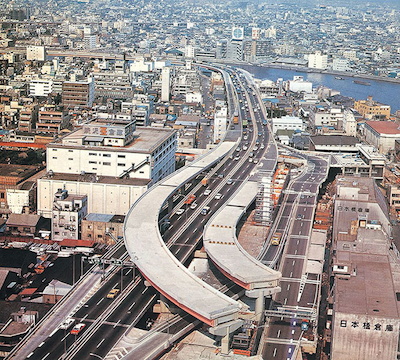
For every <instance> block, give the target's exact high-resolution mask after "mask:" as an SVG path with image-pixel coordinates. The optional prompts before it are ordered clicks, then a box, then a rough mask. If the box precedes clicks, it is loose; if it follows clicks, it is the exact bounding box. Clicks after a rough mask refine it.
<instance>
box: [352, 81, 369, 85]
mask: <svg viewBox="0 0 400 360" xmlns="http://www.w3.org/2000/svg"><path fill="white" fill-rule="evenodd" d="M353 83H354V84H358V85H366V86H370V85H371V84H370V83H369V82H368V81H362V80H353Z"/></svg>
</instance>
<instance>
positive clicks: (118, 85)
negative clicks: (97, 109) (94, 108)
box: [93, 71, 134, 100]
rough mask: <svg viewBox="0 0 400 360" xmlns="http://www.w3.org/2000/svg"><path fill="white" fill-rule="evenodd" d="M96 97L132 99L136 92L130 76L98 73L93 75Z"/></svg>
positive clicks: (116, 73)
mask: <svg viewBox="0 0 400 360" xmlns="http://www.w3.org/2000/svg"><path fill="white" fill-rule="evenodd" d="M93 78H94V84H95V85H94V93H95V97H104V98H111V99H118V100H126V99H131V98H132V97H133V94H134V91H133V86H132V83H131V79H130V75H129V74H127V73H121V72H111V71H110V72H97V73H94V74H93Z"/></svg>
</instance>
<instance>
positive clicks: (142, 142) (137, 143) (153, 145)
mask: <svg viewBox="0 0 400 360" xmlns="http://www.w3.org/2000/svg"><path fill="white" fill-rule="evenodd" d="M175 132H176V131H175V130H172V129H169V128H158V127H136V130H135V131H134V132H133V136H134V139H133V141H132V142H130V143H129V144H127V145H126V146H98V145H75V144H71V143H69V142H68V145H67V146H68V147H72V148H77V149H84V150H91V151H93V150H94V149H96V150H98V151H117V152H126V151H129V152H141V153H152V152H153V151H154V150H155V149H157V147H158V146H160V145H161V144H162V143H163V142H164V141H166V140H167V139H168V138H169V137H171V136H172V135H173V134H174V133H175ZM85 137H86V138H87V137H88V136H87V134H85V133H84V129H78V130H76V131H74V132H72V133H70V134H68V135H66V136H65V137H63V138H61V139H59V140H56V141H54V142H52V143H50V144H48V145H47V146H48V147H50V148H51V147H62V148H65V145H63V141H65V140H68V139H83V138H85ZM90 138H93V137H90Z"/></svg>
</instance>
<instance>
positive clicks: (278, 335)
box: [276, 329, 281, 337]
mask: <svg viewBox="0 0 400 360" xmlns="http://www.w3.org/2000/svg"><path fill="white" fill-rule="evenodd" d="M280 336H281V330H280V329H279V330H278V334H277V335H276V337H280Z"/></svg>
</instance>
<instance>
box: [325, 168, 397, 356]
mask: <svg viewBox="0 0 400 360" xmlns="http://www.w3.org/2000/svg"><path fill="white" fill-rule="evenodd" d="M390 233H391V230H390V222H389V217H388V208H387V204H386V200H385V198H384V196H383V194H382V192H381V190H380V189H379V188H378V186H377V185H376V184H375V182H374V180H373V179H370V178H359V177H343V176H340V177H339V178H338V179H337V185H336V196H335V213H334V223H333V235H332V236H333V245H332V246H333V258H332V268H331V275H332V278H333V286H332V298H330V299H329V300H330V303H331V304H332V305H333V316H332V321H331V325H332V326H331V329H332V344H331V359H332V360H347V359H348V360H350V359H351V360H364V359H369V358H371V357H379V358H381V359H396V357H397V355H398V339H399V335H400V305H399V301H397V294H398V286H397V285H396V282H395V281H396V280H395V279H394V276H393V271H395V268H396V266H397V264H396V260H395V259H396V255H395V252H394V250H393V249H394V248H395V245H394V243H393V242H392V241H391V239H390V237H389V234H390ZM397 254H398V252H397ZM329 321H330V320H329Z"/></svg>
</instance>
